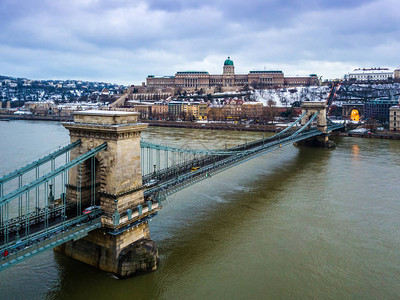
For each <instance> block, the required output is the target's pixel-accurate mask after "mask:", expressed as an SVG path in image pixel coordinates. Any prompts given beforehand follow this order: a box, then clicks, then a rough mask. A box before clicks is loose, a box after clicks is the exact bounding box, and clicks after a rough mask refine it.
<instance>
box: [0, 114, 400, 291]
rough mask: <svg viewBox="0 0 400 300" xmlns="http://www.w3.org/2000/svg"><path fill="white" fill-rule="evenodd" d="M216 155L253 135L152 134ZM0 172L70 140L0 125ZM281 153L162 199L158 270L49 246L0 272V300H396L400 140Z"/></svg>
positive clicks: (50, 127)
mask: <svg viewBox="0 0 400 300" xmlns="http://www.w3.org/2000/svg"><path fill="white" fill-rule="evenodd" d="M143 136H144V137H145V138H147V139H151V140H154V141H160V142H161V141H162V143H163V144H171V145H176V146H187V147H196V148H205V147H206V148H220V147H221V146H224V145H225V143H227V144H228V145H227V146H231V145H235V144H239V143H243V142H245V140H246V139H247V140H248V141H250V140H252V139H256V138H259V137H261V136H262V134H260V133H247V132H233V131H206V130H200V131H196V130H189V129H170V128H162V129H161V128H149V129H148V130H147V131H146V132H145V133H144V134H143ZM0 139H1V144H0V166H1V168H0V173H1V174H4V173H5V172H7V171H12V170H13V169H15V168H16V167H19V166H22V165H23V164H24V163H26V162H28V161H30V160H33V159H35V158H38V157H39V156H42V155H44V154H45V153H47V152H49V151H52V150H55V148H56V147H57V146H59V145H65V144H67V143H68V141H69V137H68V133H67V131H66V130H65V129H64V128H63V127H62V126H61V125H60V124H58V123H44V122H42V123H40V122H34V121H32V122H29V121H10V122H0ZM335 141H336V143H337V145H338V147H337V148H336V150H325V149H312V148H297V147H294V146H288V147H285V148H283V149H280V150H277V151H275V152H271V153H268V154H266V155H264V156H262V157H259V158H256V159H253V160H251V161H249V162H246V163H244V164H242V165H240V166H237V167H235V168H232V169H230V170H228V171H225V172H223V173H220V174H218V175H216V176H213V177H211V178H210V179H207V180H205V181H202V182H200V183H198V184H196V185H194V186H192V187H189V188H187V189H185V190H183V191H181V192H179V193H177V194H175V195H173V196H171V197H170V198H169V199H168V202H169V204H168V205H166V206H165V207H164V209H163V210H162V211H161V212H160V214H159V216H157V217H156V218H154V219H153V221H152V222H151V223H150V232H151V237H152V239H153V240H155V241H156V242H157V243H158V245H159V251H160V265H159V268H158V270H157V271H156V272H153V273H150V274H147V275H144V276H139V277H134V278H130V279H126V280H117V279H115V278H114V277H113V276H112V275H110V274H107V273H104V272H101V271H98V270H97V269H95V268H92V267H90V266H87V265H85V264H83V263H80V262H77V261H74V260H73V259H71V258H68V257H64V256H63V255H60V254H58V253H53V251H47V252H46V253H44V254H41V255H38V256H35V257H33V258H32V259H30V260H27V261H25V262H23V263H20V264H18V265H16V266H14V267H12V268H10V269H7V270H5V271H3V272H1V273H0V282H1V285H0V298H1V299H43V298H48V299H155V298H160V299H282V298H286V299H287V298H289V299H294V298H299V299H310V298H311V299H322V298H323V299H346V298H347V299H348V298H358V299H395V298H397V299H398V298H400V283H399V282H400V251H399V249H400V234H399V231H400V205H399V204H400V199H399V195H400V186H399V183H398V181H399V166H400V155H399V154H400V141H389V140H374V139H357V138H338V139H336V140H335Z"/></svg>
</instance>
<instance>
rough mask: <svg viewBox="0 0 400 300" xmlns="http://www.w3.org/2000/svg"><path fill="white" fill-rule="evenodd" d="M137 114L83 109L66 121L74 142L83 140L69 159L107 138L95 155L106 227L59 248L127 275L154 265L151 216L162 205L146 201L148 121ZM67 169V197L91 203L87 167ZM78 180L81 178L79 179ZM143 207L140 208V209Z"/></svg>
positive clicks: (98, 200) (98, 195) (97, 192)
mask: <svg viewBox="0 0 400 300" xmlns="http://www.w3.org/2000/svg"><path fill="white" fill-rule="evenodd" d="M138 115H139V113H137V112H121V111H82V112H76V113H75V114H74V122H72V123H64V124H63V125H64V127H65V128H67V129H68V130H69V131H70V136H71V143H72V142H75V141H76V140H78V139H80V140H81V141H82V143H81V146H80V147H77V148H75V149H74V150H72V151H71V160H72V159H74V158H76V157H78V156H80V155H82V154H84V153H86V152H87V151H89V150H91V149H93V148H94V147H97V146H99V145H101V144H103V143H104V142H106V143H107V149H106V150H103V151H101V152H100V153H98V154H97V155H96V160H95V174H94V177H95V178H96V188H95V196H96V204H98V203H100V207H101V209H102V210H103V216H102V218H101V224H102V228H100V229H98V230H95V231H92V232H90V233H89V235H88V236H86V237H84V238H82V239H80V240H77V241H70V242H67V243H65V244H63V245H61V246H59V247H57V248H56V250H58V251H60V252H62V253H64V254H66V255H68V256H71V257H73V258H75V259H77V260H80V261H82V262H85V263H87V264H90V265H92V266H95V267H98V268H100V269H101V270H104V271H107V272H111V273H114V274H115V275H117V276H118V277H121V278H123V277H128V276H131V275H133V274H135V273H136V272H143V271H148V270H154V269H156V266H157V260H158V251H157V246H156V245H155V243H154V242H153V241H151V240H150V234H149V226H148V223H147V218H148V217H149V216H150V217H151V215H152V214H154V213H156V212H157V211H158V210H159V207H158V205H151V204H146V203H145V200H144V197H143V188H142V174H141V164H140V133H141V131H143V130H144V129H146V128H147V124H140V123H138V122H137V118H138ZM82 165H83V166H82V169H81V170H79V171H78V170H74V169H73V170H74V171H72V170H71V172H70V174H69V185H68V192H67V200H68V201H70V202H76V201H77V196H78V195H77V192H76V190H77V189H76V187H77V186H78V184H80V185H81V192H80V194H79V197H80V199H82V200H81V203H82V209H84V208H86V207H87V206H90V199H91V197H93V194H91V193H93V189H92V192H91V188H90V184H91V181H90V178H93V177H92V176H93V174H91V170H90V168H89V167H85V164H82ZM78 181H79V182H78ZM139 207H140V208H139Z"/></svg>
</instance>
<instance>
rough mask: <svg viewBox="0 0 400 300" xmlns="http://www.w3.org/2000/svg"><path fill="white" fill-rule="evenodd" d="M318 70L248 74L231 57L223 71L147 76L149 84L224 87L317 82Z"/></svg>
mask: <svg viewBox="0 0 400 300" xmlns="http://www.w3.org/2000/svg"><path fill="white" fill-rule="evenodd" d="M318 84H319V80H318V77H317V75H316V74H311V75H309V76H294V77H285V76H284V74H283V72H282V71H265V70H263V71H250V72H249V73H248V74H235V66H234V64H233V61H232V60H231V59H230V57H228V58H227V59H226V60H225V62H224V67H223V71H222V75H211V74H209V73H208V72H206V71H183V72H177V73H176V74H175V76H154V75H149V76H148V77H147V78H146V87H148V88H158V89H166V88H181V89H209V88H217V87H221V88H224V89H229V88H234V87H243V86H245V85H251V86H255V85H258V86H262V87H265V88H268V87H271V88H272V87H283V86H289V87H290V86H310V85H318Z"/></svg>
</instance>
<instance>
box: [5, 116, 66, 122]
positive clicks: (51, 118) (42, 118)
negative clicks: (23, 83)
mask: <svg viewBox="0 0 400 300" xmlns="http://www.w3.org/2000/svg"><path fill="white" fill-rule="evenodd" d="M0 120H3V121H4V120H36V121H58V122H68V121H72V120H73V117H72V116H36V115H0Z"/></svg>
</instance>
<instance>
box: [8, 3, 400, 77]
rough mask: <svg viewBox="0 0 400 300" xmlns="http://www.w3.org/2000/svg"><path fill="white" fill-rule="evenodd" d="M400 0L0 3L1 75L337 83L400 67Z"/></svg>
mask: <svg viewBox="0 0 400 300" xmlns="http://www.w3.org/2000/svg"><path fill="white" fill-rule="evenodd" d="M399 16H400V2H399V0H335V1H332V0H285V1H278V0H246V1H245V0H240V1H238V0H230V1H227V0H225V1H222V0H193V1H190V0H143V1H135V0H108V1H107V0H65V1H64V0H0V75H7V76H12V77H24V78H30V79H79V80H90V81H104V82H110V83H118V84H125V85H128V84H141V82H144V81H145V79H146V77H147V76H148V75H150V74H152V75H174V74H175V73H176V72H177V71H187V70H196V71H208V72H209V73H210V74H221V73H222V67H223V62H224V60H225V59H226V58H227V56H230V57H231V59H232V60H233V61H234V64H235V72H236V74H247V73H248V72H249V71H250V70H282V71H283V72H284V74H285V75H287V76H288V75H309V74H311V73H316V74H317V75H318V76H322V79H323V80H324V79H333V78H340V77H343V75H344V74H346V73H348V72H351V71H352V70H353V69H355V68H364V67H365V68H368V67H388V68H389V69H391V70H394V69H395V68H397V67H398V66H399V65H400V55H399V53H400V18H399Z"/></svg>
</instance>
